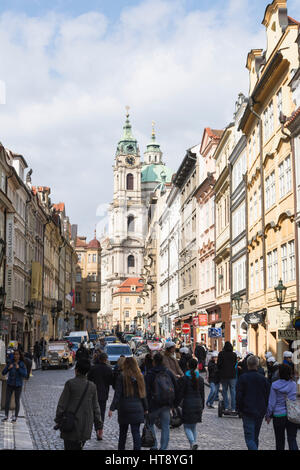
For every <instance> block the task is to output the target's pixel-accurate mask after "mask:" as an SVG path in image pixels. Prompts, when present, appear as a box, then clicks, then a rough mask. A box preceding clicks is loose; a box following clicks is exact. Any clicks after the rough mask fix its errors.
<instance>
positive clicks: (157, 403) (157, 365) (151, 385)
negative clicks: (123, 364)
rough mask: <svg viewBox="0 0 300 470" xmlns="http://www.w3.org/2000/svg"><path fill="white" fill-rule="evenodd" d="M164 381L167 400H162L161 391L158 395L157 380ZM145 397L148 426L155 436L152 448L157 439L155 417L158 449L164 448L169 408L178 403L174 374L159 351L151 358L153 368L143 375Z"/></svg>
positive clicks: (167, 433) (165, 446)
mask: <svg viewBox="0 0 300 470" xmlns="http://www.w3.org/2000/svg"><path fill="white" fill-rule="evenodd" d="M159 379H160V380H162V381H164V382H165V383H166V384H167V386H168V387H169V389H170V392H169V394H168V395H169V402H168V403H167V401H165V400H164V398H163V394H164V393H163V392H162V393H161V398H160V396H159V383H158V380H159ZM145 383H146V391H147V399H148V404H149V421H150V427H151V430H152V432H153V434H154V437H155V444H154V447H153V450H155V449H157V439H156V434H155V427H154V423H155V421H156V420H157V419H159V420H160V424H161V440H160V449H161V450H166V449H167V448H168V444H169V435H170V410H171V408H173V407H176V406H177V405H178V403H177V398H178V387H177V383H176V379H175V376H174V374H173V373H172V372H171V371H170V370H169V369H167V368H166V367H165V366H164V365H163V356H162V355H161V354H160V353H157V354H155V356H154V358H153V368H152V369H150V370H149V371H148V373H147V375H146V376H145Z"/></svg>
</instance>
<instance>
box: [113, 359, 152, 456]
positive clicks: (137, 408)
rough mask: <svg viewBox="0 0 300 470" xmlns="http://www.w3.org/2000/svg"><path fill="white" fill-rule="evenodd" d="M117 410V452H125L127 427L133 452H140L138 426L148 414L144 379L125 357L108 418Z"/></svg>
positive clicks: (132, 361)
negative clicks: (129, 430)
mask: <svg viewBox="0 0 300 470" xmlns="http://www.w3.org/2000/svg"><path fill="white" fill-rule="evenodd" d="M115 410H118V421H119V427H120V431H119V444H118V450H125V445H126V439H127V432H128V427H129V425H130V427H131V434H132V438H133V446H134V448H133V450H141V435H140V425H141V424H142V423H144V421H145V415H146V414H147V413H148V403H147V398H146V387H145V382H144V377H143V375H142V373H141V371H140V369H139V366H138V363H137V361H136V359H135V358H134V357H126V359H125V360H124V363H123V366H122V371H121V373H120V375H119V376H118V378H117V382H116V388H115V394H114V398H113V401H112V404H111V405H110V409H109V413H108V416H109V417H110V418H111V417H112V413H113V411H115Z"/></svg>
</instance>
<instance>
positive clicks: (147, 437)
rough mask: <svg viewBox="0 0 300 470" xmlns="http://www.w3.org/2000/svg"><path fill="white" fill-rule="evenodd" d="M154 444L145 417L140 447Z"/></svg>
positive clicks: (147, 419)
mask: <svg viewBox="0 0 300 470" xmlns="http://www.w3.org/2000/svg"><path fill="white" fill-rule="evenodd" d="M154 445H155V438H154V435H153V432H152V430H151V429H150V425H149V418H148V417H147V418H146V421H145V425H144V429H143V433H142V443H141V447H146V448H151V447H154Z"/></svg>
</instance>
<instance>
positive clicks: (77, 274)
mask: <svg viewBox="0 0 300 470" xmlns="http://www.w3.org/2000/svg"><path fill="white" fill-rule="evenodd" d="M76 282H81V272H80V273H79V272H77V273H76Z"/></svg>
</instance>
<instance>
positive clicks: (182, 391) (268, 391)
mask: <svg viewBox="0 0 300 470" xmlns="http://www.w3.org/2000/svg"><path fill="white" fill-rule="evenodd" d="M94 346H95V347H94V349H93V352H94V354H93V358H92V360H91V355H90V352H89V351H88V350H87V348H86V347H85V346H84V345H81V347H80V348H79V349H78V351H77V354H76V360H77V362H76V369H75V371H76V377H75V379H71V380H70V381H68V382H67V383H66V385H65V388H64V391H63V393H62V396H61V398H60V401H59V405H58V407H57V413H56V418H55V421H56V423H57V427H59V426H60V423H61V420H62V417H63V416H64V413H66V412H67V411H70V408H71V410H72V411H73V413H74V410H76V406H78V402H79V400H80V399H81V398H82V397H81V395H82V393H83V391H84V387H85V384H86V383H87V382H92V384H93V385H94V386H93V387H91V388H90V396H89V397H88V395H86V396H85V397H83V398H82V403H81V413H85V410H87V409H88V410H89V414H88V416H89V419H88V421H87V420H86V421H84V423H83V422H82V421H81V419H80V414H79V415H78V416H79V417H78V419H77V418H76V419H75V420H74V423H75V424H74V426H75V428H76V431H74V430H72V431H71V432H70V433H66V432H65V431H64V432H63V431H61V437H62V438H63V439H64V441H65V448H66V449H70V448H77V449H82V448H83V446H84V443H85V442H86V440H88V439H90V436H91V433H92V428H93V425H94V427H95V430H96V433H97V439H98V440H102V439H103V424H104V421H105V419H106V415H107V417H108V419H110V418H111V417H112V415H113V413H114V412H117V414H118V423H119V442H118V449H119V450H124V449H125V446H126V439H127V435H128V430H129V429H130V431H131V434H132V438H133V445H134V450H140V449H141V448H142V447H145V446H143V440H142V433H141V426H142V425H143V424H144V423H146V424H145V425H146V426H147V429H148V430H149V432H150V433H151V436H152V441H151V444H152V445H151V449H152V450H156V449H161V450H166V449H168V445H169V438H170V429H172V416H173V413H175V412H176V413H175V414H176V416H177V418H176V419H179V420H180V423H179V424H182V425H183V428H184V431H185V434H186V438H187V442H188V445H189V448H190V449H192V450H195V449H197V448H198V443H197V430H198V432H199V427H197V425H198V423H201V421H202V415H203V411H204V408H205V406H207V407H208V408H215V406H214V403H216V402H217V403H218V402H219V400H221V399H222V401H223V406H224V411H225V412H228V413H236V414H238V415H239V416H241V418H242V423H243V430H244V438H245V442H246V445H247V448H248V449H249V450H257V449H258V448H259V433H260V429H261V426H262V423H263V420H264V419H265V420H266V422H267V423H270V422H271V420H273V428H274V433H275V442H276V449H277V450H282V449H284V446H285V434H286V435H287V442H288V446H289V449H290V450H295V449H297V441H296V435H297V427H298V425H297V424H293V423H291V422H290V421H289V419H288V413H287V407H286V397H287V398H288V399H289V400H296V391H297V385H296V381H295V376H294V374H295V368H294V365H293V363H292V355H291V353H289V352H287V353H286V354H285V355H284V361H283V364H277V362H276V360H275V358H274V357H273V356H272V354H271V353H266V357H265V360H266V369H267V370H266V371H265V369H264V368H263V367H262V366H261V364H260V360H259V358H258V357H256V356H255V355H253V354H252V353H247V354H246V356H245V357H244V358H242V357H241V355H240V354H238V353H236V352H234V351H233V347H232V345H231V344H230V343H229V342H226V343H225V345H224V347H223V350H222V351H221V352H219V353H218V352H217V351H213V352H211V353H210V358H209V359H208V358H207V353H208V351H207V349H206V348H205V346H204V345H203V344H197V346H196V348H195V351H194V352H193V351H192V350H191V349H190V348H189V347H188V346H186V345H181V346H180V347H179V348H177V344H176V343H174V342H172V341H167V342H166V343H165V346H164V350H161V351H154V352H151V353H148V354H146V355H145V357H144V360H143V361H142V362H141V363H140V364H138V362H137V360H136V359H135V358H134V357H127V358H125V357H120V359H119V361H118V363H117V365H116V366H115V368H114V369H112V368H111V366H110V365H109V363H108V357H107V355H106V354H105V352H104V351H103V350H104V348H105V340H100V341H98V342H97V344H95V345H94ZM178 353H179V354H178ZM270 359H272V360H271V361H270ZM205 380H207V383H208V385H209V388H210V391H209V393H208V394H207V397H206V398H205ZM92 384H91V385H92ZM111 387H112V388H113V390H114V395H113V399H112V402H111V404H110V405H109V406H108V403H107V402H108V399H109V391H110V388H111ZM220 391H221V392H222V394H221V395H220ZM95 397H97V399H96V400H95ZM107 410H108V412H107ZM78 413H79V412H78ZM157 427H158V428H160V430H161V433H160V442H158V439H157V431H156V429H157ZM200 429H201V428H200ZM73 440H74V441H73ZM75 441H76V442H75Z"/></svg>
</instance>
